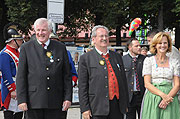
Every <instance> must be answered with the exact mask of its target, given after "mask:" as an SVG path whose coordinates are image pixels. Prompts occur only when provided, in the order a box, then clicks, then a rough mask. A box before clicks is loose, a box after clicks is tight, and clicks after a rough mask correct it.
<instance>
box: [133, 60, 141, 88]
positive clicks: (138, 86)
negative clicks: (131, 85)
mask: <svg viewBox="0 0 180 119" xmlns="http://www.w3.org/2000/svg"><path fill="white" fill-rule="evenodd" d="M133 61H134V72H135V75H136V89H137V90H138V91H139V90H140V85H139V79H138V74H137V69H136V65H137V59H136V57H135V58H133Z"/></svg>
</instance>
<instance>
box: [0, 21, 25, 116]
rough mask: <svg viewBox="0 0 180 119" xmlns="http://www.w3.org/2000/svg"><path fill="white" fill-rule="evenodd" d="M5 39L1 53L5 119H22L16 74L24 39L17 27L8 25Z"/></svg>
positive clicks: (5, 28) (2, 102)
mask: <svg viewBox="0 0 180 119" xmlns="http://www.w3.org/2000/svg"><path fill="white" fill-rule="evenodd" d="M4 38H5V39H6V41H5V42H6V46H5V48H4V49H3V50H2V51H1V53H0V72H1V73H2V77H1V96H2V100H1V106H2V108H3V109H4V119H22V115H23V112H22V111H21V110H19V109H18V105H17V97H16V73H17V67H18V63H19V47H20V46H21V45H22V43H23V37H22V36H21V35H20V34H19V33H18V32H17V30H16V25H13V24H8V25H6V26H5V27H4Z"/></svg>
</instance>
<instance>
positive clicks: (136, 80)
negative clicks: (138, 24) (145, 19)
mask: <svg viewBox="0 0 180 119" xmlns="http://www.w3.org/2000/svg"><path fill="white" fill-rule="evenodd" d="M127 45H128V49H129V51H128V54H126V55H124V56H123V57H122V58H123V63H124V68H125V73H126V78H127V82H128V92H129V105H128V112H127V114H126V119H136V113H137V114H138V118H139V117H140V110H141V102H142V99H143V95H144V91H145V87H144V78H143V77H142V68H143V61H144V59H145V56H144V55H141V46H140V43H139V41H138V40H137V39H136V38H132V39H131V40H130V41H129V42H128V44H127Z"/></svg>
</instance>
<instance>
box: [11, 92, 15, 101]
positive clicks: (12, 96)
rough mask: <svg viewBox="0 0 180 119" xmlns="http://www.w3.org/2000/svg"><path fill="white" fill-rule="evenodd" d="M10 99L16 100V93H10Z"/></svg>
mask: <svg viewBox="0 0 180 119" xmlns="http://www.w3.org/2000/svg"><path fill="white" fill-rule="evenodd" d="M11 98H13V99H16V91H12V92H11Z"/></svg>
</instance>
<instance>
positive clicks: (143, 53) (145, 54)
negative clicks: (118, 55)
mask: <svg viewBox="0 0 180 119" xmlns="http://www.w3.org/2000/svg"><path fill="white" fill-rule="evenodd" d="M147 52H148V48H147V47H146V46H144V47H142V48H141V55H144V56H147Z"/></svg>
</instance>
